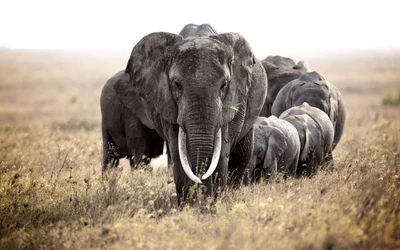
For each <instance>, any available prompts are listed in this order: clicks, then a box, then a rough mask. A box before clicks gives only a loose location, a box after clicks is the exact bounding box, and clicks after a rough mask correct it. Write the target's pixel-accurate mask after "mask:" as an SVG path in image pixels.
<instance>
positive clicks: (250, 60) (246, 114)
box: [211, 33, 267, 141]
mask: <svg viewBox="0 0 400 250" xmlns="http://www.w3.org/2000/svg"><path fill="white" fill-rule="evenodd" d="M211 38H212V39H215V40H218V41H220V42H222V43H224V44H225V45H226V46H227V47H228V48H230V49H231V51H232V55H233V57H232V66H231V68H232V75H231V84H230V85H229V91H228V93H227V95H226V96H225V98H224V101H223V105H224V107H226V106H234V107H235V109H234V110H233V109H230V110H229V109H225V110H224V117H223V119H224V123H227V122H231V124H234V126H232V127H231V128H230V131H229V133H230V138H231V141H238V140H239V139H241V137H243V136H244V135H245V134H246V133H247V132H248V131H249V129H250V128H251V127H252V126H253V123H254V120H255V119H256V118H257V117H258V115H259V114H260V112H261V109H262V107H263V105H264V101H265V97H266V90H267V76H266V73H265V70H264V68H263V66H262V64H261V62H260V61H258V60H257V59H256V58H255V57H254V54H253V51H252V49H251V46H250V44H249V43H248V42H247V41H246V39H245V38H244V37H243V36H241V35H239V34H237V33H225V34H220V35H218V36H211Z"/></svg>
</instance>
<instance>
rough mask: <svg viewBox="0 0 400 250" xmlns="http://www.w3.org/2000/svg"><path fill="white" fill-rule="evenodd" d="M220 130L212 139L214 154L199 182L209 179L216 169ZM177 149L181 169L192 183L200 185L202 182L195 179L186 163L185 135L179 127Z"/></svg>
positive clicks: (219, 149)
mask: <svg viewBox="0 0 400 250" xmlns="http://www.w3.org/2000/svg"><path fill="white" fill-rule="evenodd" d="M221 144H222V139H221V129H219V130H218V132H217V134H216V136H215V139H214V152H213V156H212V160H211V164H210V167H209V168H208V170H207V172H206V173H205V174H204V175H203V176H202V177H201V180H205V179H207V178H208V177H210V176H211V175H212V174H213V173H214V171H215V169H216V168H217V165H218V161H219V157H220V155H221ZM178 148H179V158H180V161H181V164H182V168H183V170H184V171H185V173H186V175H187V176H188V177H189V179H191V180H192V181H194V182H195V183H199V184H201V183H202V181H201V180H200V178H199V177H197V176H196V175H195V174H194V173H193V171H192V168H191V167H190V164H189V161H188V154H187V147H186V133H185V132H184V131H183V129H182V128H181V127H179V134H178Z"/></svg>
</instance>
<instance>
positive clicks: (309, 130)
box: [279, 102, 334, 175]
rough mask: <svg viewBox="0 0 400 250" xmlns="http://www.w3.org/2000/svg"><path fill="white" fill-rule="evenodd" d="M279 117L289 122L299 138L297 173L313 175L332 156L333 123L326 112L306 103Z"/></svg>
mask: <svg viewBox="0 0 400 250" xmlns="http://www.w3.org/2000/svg"><path fill="white" fill-rule="evenodd" d="M279 118H280V119H283V120H286V121H288V122H290V123H291V124H292V125H293V126H294V127H295V128H296V129H297V132H298V135H299V139H300V145H301V146H300V158H299V164H298V166H297V175H313V174H315V173H316V172H317V171H318V169H319V166H320V165H321V164H323V163H325V162H326V161H327V160H328V159H330V158H331V157H332V143H333V137H334V128H333V125H332V123H331V121H330V119H329V117H328V115H327V114H326V113H324V112H323V111H322V110H320V109H318V108H315V107H311V106H310V105H308V103H306V102H305V103H303V104H301V105H300V106H295V107H292V108H290V109H288V110H286V111H285V112H283V113H282V114H281V115H280V117H279Z"/></svg>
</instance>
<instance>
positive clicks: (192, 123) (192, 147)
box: [178, 105, 222, 183]
mask: <svg viewBox="0 0 400 250" xmlns="http://www.w3.org/2000/svg"><path fill="white" fill-rule="evenodd" d="M199 107H204V106H201V105H200V106H199ZM200 111H201V110H200ZM200 111H199V112H191V114H192V115H188V117H187V119H186V120H187V121H188V122H187V123H186V126H185V128H186V131H187V134H186V133H185V132H184V130H183V128H181V127H180V128H179V138H178V142H179V154H180V159H181V163H182V167H183V169H184V170H185V173H186V175H187V176H188V177H189V178H190V179H191V180H193V181H194V182H197V183H202V182H201V180H200V179H199V177H197V176H198V175H199V174H203V173H204V174H203V176H202V177H201V179H202V180H206V179H207V178H209V177H210V176H211V175H212V174H213V172H214V171H215V169H216V167H217V165H218V161H219V158H220V154H221V144H222V138H221V128H219V119H218V116H217V115H214V116H215V117H214V116H212V117H210V116H211V115H210V112H212V111H210V112H204V110H203V111H202V112H200ZM214 112H215V111H214ZM206 117H207V118H206ZM216 121H217V122H216ZM216 130H217V132H216ZM186 140H188V144H187V143H186ZM188 152H189V153H188ZM188 158H190V160H189V159H188ZM189 162H190V163H189Z"/></svg>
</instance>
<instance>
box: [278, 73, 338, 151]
mask: <svg viewBox="0 0 400 250" xmlns="http://www.w3.org/2000/svg"><path fill="white" fill-rule="evenodd" d="M303 102H307V103H308V104H309V105H311V106H313V107H316V108H319V109H320V110H322V111H324V112H325V113H326V114H327V115H328V116H329V119H330V120H331V122H332V124H333V127H334V128H335V137H334V140H333V145H332V149H335V147H336V146H337V144H338V143H339V141H340V138H341V137H342V134H343V130H344V125H345V122H346V108H345V105H344V100H343V97H342V94H341V93H340V91H339V90H338V89H337V88H336V87H335V86H334V85H333V84H331V83H330V82H328V81H327V80H326V79H325V78H323V77H322V76H321V75H320V74H319V73H317V72H315V71H313V72H306V73H303V74H302V75H301V76H300V77H299V78H298V79H296V80H293V81H291V82H290V83H288V84H287V85H286V86H284V87H283V88H282V89H281V90H280V91H279V93H278V95H277V96H276V99H275V101H274V103H273V105H272V109H271V113H272V114H273V115H275V116H280V115H281V114H282V113H283V112H284V111H285V110H287V109H289V108H291V107H294V106H298V105H301V104H302V103H303Z"/></svg>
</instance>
